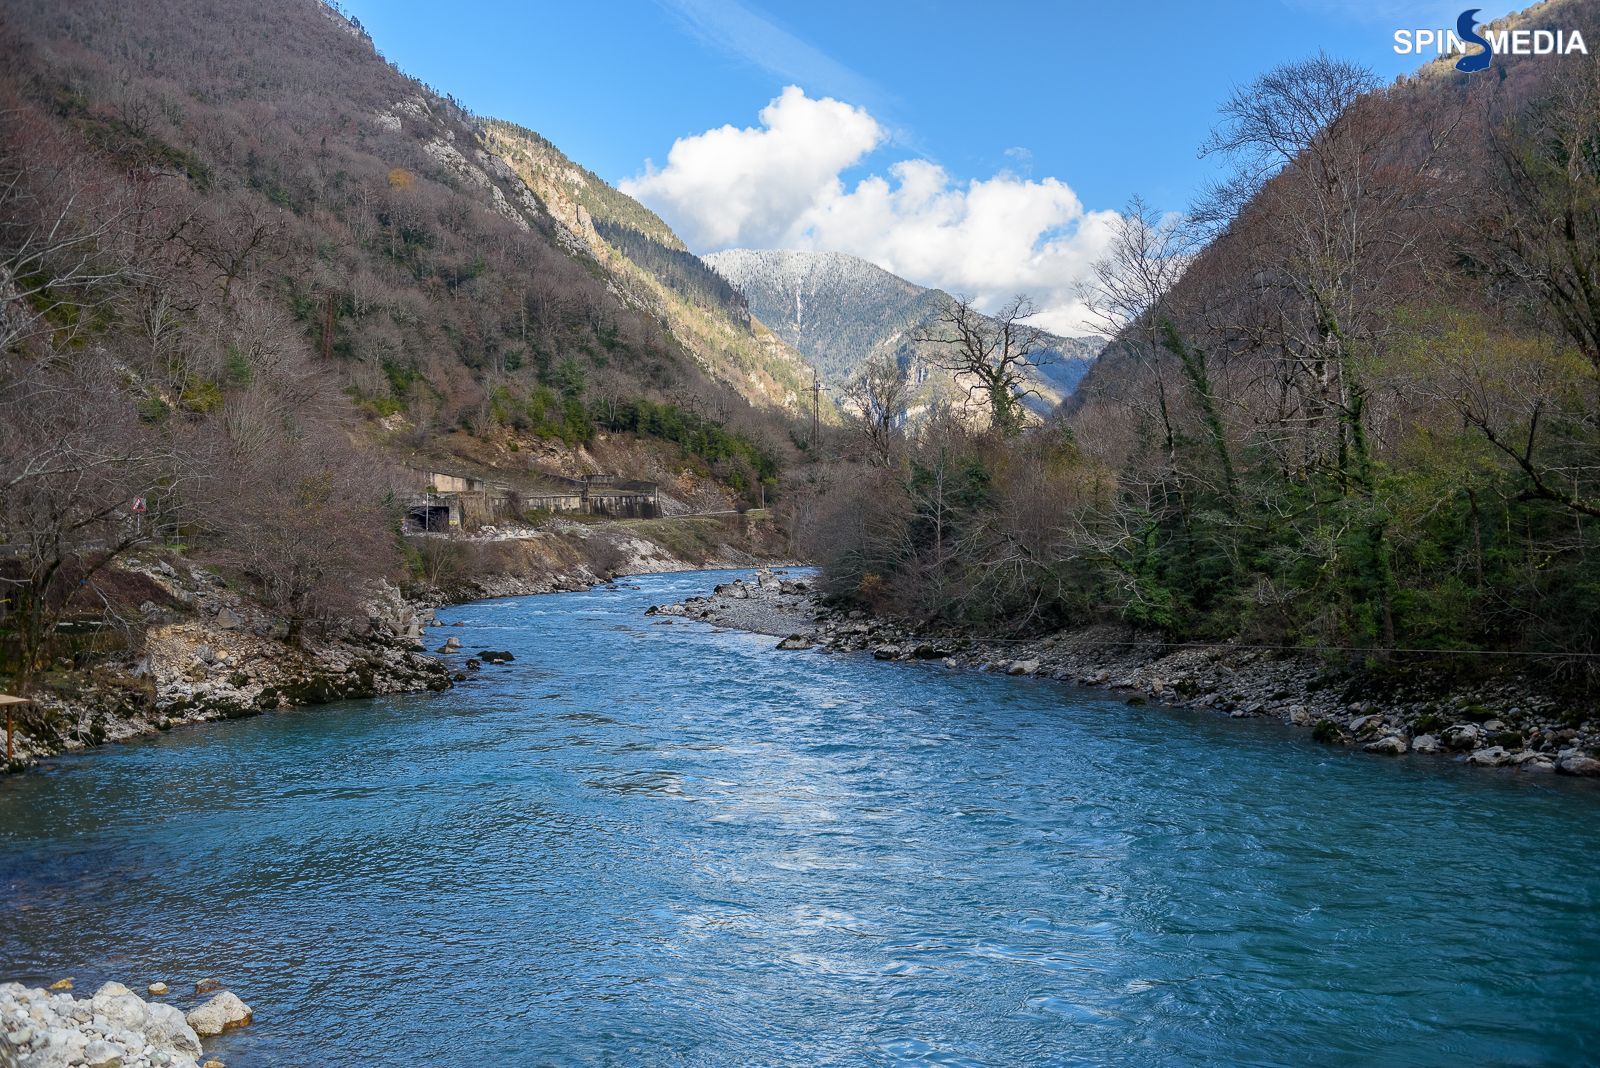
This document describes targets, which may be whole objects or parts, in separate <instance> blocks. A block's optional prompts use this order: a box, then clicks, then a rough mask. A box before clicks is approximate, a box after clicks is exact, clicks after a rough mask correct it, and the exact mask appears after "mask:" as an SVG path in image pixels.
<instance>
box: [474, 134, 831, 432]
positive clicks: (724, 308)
mask: <svg viewBox="0 0 1600 1068" xmlns="http://www.w3.org/2000/svg"><path fill="white" fill-rule="evenodd" d="M482 140H483V143H484V146H485V147H486V148H487V149H488V150H489V151H490V152H492V153H493V154H494V155H495V156H497V157H498V158H500V159H503V160H504V161H505V162H506V163H508V164H509V165H510V167H511V169H512V170H513V171H514V172H515V173H516V175H517V176H518V177H519V178H521V179H522V180H523V181H524V182H526V183H527V185H528V187H529V188H530V189H532V190H533V192H534V194H535V195H536V196H537V197H538V198H539V202H540V203H541V204H542V205H543V206H544V207H545V208H546V209H547V210H548V211H549V212H550V213H551V215H552V216H554V218H555V219H556V221H557V223H558V225H560V226H562V227H564V228H565V230H566V231H567V232H568V233H570V234H571V235H572V236H573V238H574V239H575V240H576V241H577V242H578V243H580V245H581V247H582V248H583V249H585V250H586V251H587V252H588V253H589V254H590V255H592V256H594V257H595V259H596V261H597V262H598V263H600V265H601V266H602V267H604V268H605V270H606V271H607V272H608V273H609V274H610V276H611V277H612V279H613V280H614V281H615V282H616V284H617V285H618V286H619V288H620V289H621V290H622V292H624V293H625V294H626V295H627V297H628V298H629V300H630V301H631V302H633V303H636V304H637V305H638V306H640V307H644V308H648V309H650V311H651V312H652V313H653V314H654V315H656V316H657V318H658V319H660V320H661V321H662V322H664V323H665V324H666V325H667V328H668V330H669V331H670V332H671V334H672V335H673V336H674V337H675V338H677V339H678V340H679V341H680V342H681V343H682V344H683V345H684V347H685V348H687V349H688V350H689V351H690V352H692V353H695V354H696V355H697V356H698V357H699V358H700V359H701V360H702V362H704V364H705V365H706V366H707V367H709V368H711V369H712V370H713V372H714V373H715V374H717V375H718V376H719V377H721V378H722V379H724V380H725V381H727V382H730V383H733V384H735V385H736V387H737V388H738V389H739V390H740V391H742V392H743V393H744V394H745V395H746V396H747V397H748V398H750V399H751V400H752V401H753V402H755V403H757V404H762V405H766V406H768V407H776V408H780V409H793V408H796V407H797V406H798V405H799V402H800V399H801V397H802V396H803V395H804V394H805V393H806V391H807V390H809V389H810V386H811V368H810V367H809V366H808V365H807V364H806V363H805V361H804V360H802V359H801V357H800V355H799V354H798V353H797V352H795V351H794V350H793V349H792V348H790V347H789V346H788V345H786V344H785V343H784V341H783V340H781V339H780V338H778V337H776V336H774V335H773V333H772V332H771V331H769V330H768V329H767V328H766V327H764V326H762V324H761V323H760V322H759V321H756V320H752V319H751V316H750V308H749V304H748V302H747V301H746V300H745V298H744V296H743V295H742V294H741V293H739V292H738V290H736V289H735V288H733V287H732V286H731V285H729V283H728V282H727V280H726V279H724V278H723V277H722V276H721V275H719V274H718V273H717V272H715V271H714V270H712V269H711V268H710V267H709V266H708V265H707V264H706V263H704V262H702V261H701V259H700V258H699V257H697V256H695V255H694V254H693V253H691V252H690V251H689V250H688V249H686V248H685V247H684V245H683V242H682V241H681V240H679V238H678V235H677V234H675V233H673V232H672V229H671V228H670V227H669V226H667V224H666V223H665V222H663V221H662V220H661V219H660V218H658V217H657V216H656V215H655V214H654V213H653V212H651V211H650V210H649V209H648V208H646V207H644V206H643V205H642V204H640V203H639V202H638V201H636V200H634V199H632V198H631V197H629V196H627V195H626V194H624V193H621V192H619V191H617V190H616V189H614V188H612V187H611V186H610V185H607V184H606V183H605V182H604V181H603V180H602V179H601V178H600V177H599V176H597V175H595V174H593V173H592V172H590V171H588V170H585V169H584V168H582V167H579V166H578V165H577V164H575V163H573V162H572V161H571V160H569V159H567V157H566V156H564V155H562V153H561V152H560V150H558V149H557V148H556V147H555V146H554V145H552V144H550V142H549V141H546V140H545V139H544V138H542V137H540V136H539V135H538V134H536V133H534V132H533V131H531V130H527V129H524V128H522V127H520V126H517V125H515V124H512V123H507V122H500V121H497V120H489V121H487V122H486V123H484V125H483V128H482Z"/></svg>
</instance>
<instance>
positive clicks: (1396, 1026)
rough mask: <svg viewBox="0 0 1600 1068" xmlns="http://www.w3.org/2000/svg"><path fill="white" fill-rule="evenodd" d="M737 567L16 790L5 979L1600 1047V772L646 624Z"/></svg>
mask: <svg viewBox="0 0 1600 1068" xmlns="http://www.w3.org/2000/svg"><path fill="white" fill-rule="evenodd" d="M725 577H726V576H723V575H719V574H715V573H698V574H680V575H668V576H655V577H648V578H643V579H637V580H626V581H624V582H622V583H621V584H619V585H618V586H616V587H613V588H610V589H600V590H594V591H591V592H587V593H574V594H561V595H553V596H545V597H529V598H517V599H507V600H495V601H486V602H481V603H477V604H471V605H465V606H462V607H459V608H455V609H451V610H448V611H446V612H444V613H442V617H443V618H444V620H445V621H446V622H455V621H457V620H460V621H461V622H462V623H463V624H464V626H462V627H459V628H454V629H449V630H443V631H438V630H436V631H433V632H432V633H433V635H435V636H439V635H445V634H456V635H459V636H461V638H462V641H463V643H464V644H465V647H466V649H467V650H469V651H471V650H475V649H481V648H499V649H510V650H511V651H512V652H513V653H515V655H516V660H515V662H514V663H511V664H507V665H503V666H499V667H486V668H485V669H484V670H483V671H482V672H481V673H480V675H479V676H478V677H477V678H475V679H474V680H473V681H471V682H469V683H467V684H465V685H462V686H459V687H457V688H456V689H454V690H452V691H450V692H448V693H444V694H436V695H420V696H413V697H401V698H392V699H383V700H374V701H364V702H352V703H348V704H342V705H334V706H327V707H322V708H315V709H307V710H302V711H297V712H292V713H284V714H278V715H268V716H261V717H258V718H255V719H249V720H240V721H234V722H229V723H221V724H210V725H203V726H198V727H192V728H185V729H179V730H174V731H171V732H168V733H167V734H164V735H161V736H158V737H155V738H152V739H150V740H147V741H143V742H139V743H136V744H131V745H124V746H113V747H109V748H105V749H102V750H99V751H96V752H92V753H87V754H81V755H76V756H71V757H65V758H61V759H57V760H54V761H51V762H49V763H48V764H47V766H45V767H44V768H43V769H42V770H40V771H37V772H34V773H30V774H25V775H21V776H13V777H11V778H10V779H9V780H8V781H4V782H0V894H3V897H0V979H16V980H22V981H25V982H29V983H31V984H44V983H47V982H49V981H52V980H54V979H57V978H60V977H62V976H73V977H74V978H75V979H76V980H77V984H78V989H79V990H83V989H85V988H86V987H89V988H92V986H93V985H95V984H97V983H99V982H101V981H103V980H105V979H111V978H115V979H119V980H121V981H124V982H126V983H128V984H129V985H130V986H132V985H136V986H137V987H138V988H140V989H142V987H143V985H144V984H145V983H146V982H148V981H149V980H151V979H164V980H166V981H167V982H169V983H171V984H172V985H173V988H174V992H175V994H176V993H178V992H180V991H186V990H188V989H189V988H190V987H189V984H192V983H193V982H194V980H195V979H198V978H201V977H215V978H217V979H220V980H222V981H223V982H224V983H225V984H226V985H227V986H228V987H229V988H230V989H232V990H234V991H235V992H237V993H238V994H239V995H240V996H241V997H243V998H244V1000H245V1001H247V1002H248V1003H249V1004H250V1005H251V1007H252V1008H253V1009H254V1010H255V1023H254V1024H253V1025H252V1026H251V1027H249V1028H247V1029H244V1030H242V1031H238V1032H235V1033H233V1034H230V1035H226V1036H223V1037H222V1038H220V1039H217V1040H215V1041H213V1042H211V1043H209V1044H208V1050H207V1052H208V1054H209V1055H215V1056H219V1057H221V1058H222V1059H223V1060H224V1061H226V1063H227V1064H228V1068H261V1066H266V1065H314V1066H319V1068H323V1066H343V1065H351V1066H355V1065H374V1064H392V1065H443V1066H484V1065H524V1064H529V1065H532V1064H614V1065H657V1064H687V1065H699V1064H706V1065H711V1064H759V1065H775V1064H798V1065H822V1064H828V1065H847V1064H970V1065H980V1064H981V1065H1031V1064H1086V1065H1170V1064H1220V1065H1242V1064H1262V1065H1264V1064H1281V1065H1391V1064H1393V1065H1450V1066H1456V1065H1466V1064H1507V1065H1524V1064H1526V1065H1533V1064H1549V1065H1572V1064H1583V1063H1589V1064H1593V1063H1597V1062H1600V789H1597V788H1596V787H1595V785H1594V784H1592V783H1587V782H1575V781H1571V780H1566V779H1562V778H1558V777H1554V776H1542V777H1533V776H1518V775H1516V774H1513V773H1501V772H1486V771H1475V770H1471V769H1468V768H1465V767H1462V766H1459V765H1456V764H1453V763H1451V762H1450V761H1447V760H1440V759H1429V758H1399V759H1394V758H1378V757H1372V756H1367V755H1364V754H1359V753H1351V752H1348V751H1345V750H1341V749H1334V748H1328V747H1324V746H1320V745H1317V744H1315V743H1313V742H1312V741H1310V740H1309V738H1307V737H1306V736H1305V734H1304V733H1298V732H1291V731H1289V730H1288V729H1286V728H1281V727H1279V726H1276V725H1273V724H1267V723H1263V722H1259V721H1233V720H1229V719H1227V718H1225V717H1220V716H1217V715H1215V714H1213V713H1200V712H1190V711H1185V710H1176V709H1164V708H1155V707H1129V706H1128V705H1126V704H1124V703H1123V702H1122V700H1120V699H1118V698H1117V697H1116V696H1115V695H1112V694H1107V693H1102V692H1095V691H1089V690H1081V689H1074V688H1070V687H1064V686H1061V685H1058V684H1054V683H1047V682H1036V681H1031V680H1019V679H1013V678H1005V677H999V676H993V675H984V674H973V673H959V672H955V671H951V670H949V669H946V668H944V667H942V666H939V665H926V664H923V665H907V664H895V663H879V662H875V661H873V660H871V659H868V658H861V657H830V656H827V655H824V654H820V653H815V652H798V653H797V652H780V651H778V650H776V649H774V648H773V646H774V644H775V642H774V640H773V639H771V638H764V637H759V636H753V635H748V634H742V633H733V632H726V631H714V630H712V629H710V628H709V627H706V626H704V625H702V624H697V623H686V622H684V621H682V620H678V621H675V622H669V621H667V620H657V619H654V618H652V617H646V616H645V615H644V614H643V612H644V609H645V607H646V606H647V605H650V604H653V603H660V602H665V601H673V600H678V599H681V598H683V597H685V596H687V595H689V594H691V593H696V592H705V591H707V590H709V588H710V586H711V585H712V584H713V583H714V582H717V581H721V580H723V579H724V578H725ZM180 984H184V985H183V986H181V987H180ZM193 1000H194V999H193V998H175V1003H177V1004H179V1005H180V1006H182V1007H188V1005H191V1004H193Z"/></svg>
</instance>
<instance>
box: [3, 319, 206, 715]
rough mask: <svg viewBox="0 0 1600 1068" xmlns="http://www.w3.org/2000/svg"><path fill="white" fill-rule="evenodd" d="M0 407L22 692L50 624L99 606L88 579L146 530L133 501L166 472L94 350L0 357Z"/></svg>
mask: <svg viewBox="0 0 1600 1068" xmlns="http://www.w3.org/2000/svg"><path fill="white" fill-rule="evenodd" d="M0 408H3V409H4V411H5V412H6V413H7V414H6V418H5V419H3V420H0V552H3V555H0V592H3V594H4V600H3V602H0V621H3V622H4V623H5V625H6V627H7V629H8V630H10V632H11V633H12V635H13V636H14V638H15V641H16V676H15V687H16V689H17V692H18V693H19V694H20V695H21V696H24V697H26V696H28V695H29V693H30V692H31V691H32V689H33V686H34V681H35V679H36V677H37V674H38V672H39V671H40V670H41V669H42V668H43V667H44V666H45V665H46V664H47V663H48V661H49V658H50V656H51V655H52V647H53V645H54V641H55V637H56V633H57V630H58V625H59V624H60V623H61V622H62V621H63V620H64V619H65V618H67V617H68V616H69V615H72V614H75V613H92V614H95V615H99V614H101V613H100V611H99V609H101V608H102V607H103V605H101V604H100V603H99V602H98V601H97V600H96V599H95V596H94V583H95V578H96V576H97V575H99V574H100V573H101V572H102V571H104V570H105V569H106V568H108V567H110V566H111V565H112V564H114V563H115V562H116V561H117V559H118V558H119V557H121V556H122V555H123V554H125V553H126V552H127V551H128V550H129V549H132V548H133V547H135V546H137V545H139V544H140V543H142V542H144V541H145V540H147V539H148V538H149V537H150V535H151V531H152V527H151V525H150V523H149V521H148V519H147V518H146V517H145V516H143V515H140V514H137V513H135V512H134V510H133V506H134V504H135V501H136V499H138V498H141V497H150V496H153V495H154V494H155V492H156V491H157V490H170V489H171V488H172V487H173V486H174V485H175V482H176V480H177V478H178V476H177V475H176V474H175V466H176V465H175V460H176V457H175V456H174V455H173V454H172V453H171V452H170V451H169V450H168V449H167V448H166V447H165V446H164V445H162V444H161V443H160V442H159V441H158V440H157V439H155V438H154V437H153V436H152V435H150V434H149V433H148V432H147V431H146V430H145V428H144V427H143V426H141V425H140V423H139V421H138V419H137V417H136V416H135V415H134V413H133V406H132V403H131V401H130V398H129V397H128V395H127V393H126V390H125V389H124V388H123V386H122V383H121V380H120V375H119V373H118V368H117V367H116V365H115V361H114V360H113V359H112V358H111V357H109V356H108V355H106V354H105V353H103V352H100V351H98V350H91V351H89V352H86V353H77V354H75V358H74V359H73V360H71V361H55V362H52V363H48V364H44V365H29V364H22V363H12V364H5V365H0ZM8 741H9V739H8Z"/></svg>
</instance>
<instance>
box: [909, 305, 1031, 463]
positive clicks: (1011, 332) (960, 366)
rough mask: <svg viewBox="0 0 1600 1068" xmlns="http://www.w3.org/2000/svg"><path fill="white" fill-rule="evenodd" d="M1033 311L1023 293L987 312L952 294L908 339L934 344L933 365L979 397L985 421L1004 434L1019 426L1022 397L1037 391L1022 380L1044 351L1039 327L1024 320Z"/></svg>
mask: <svg viewBox="0 0 1600 1068" xmlns="http://www.w3.org/2000/svg"><path fill="white" fill-rule="evenodd" d="M1037 313H1038V309H1037V308H1035V307H1034V303H1033V301H1032V300H1031V299H1030V298H1029V297H1027V296H1026V295H1024V294H1018V295H1017V296H1015V297H1012V298H1011V300H1010V301H1009V302H1008V303H1007V304H1006V305H1005V307H1003V308H1001V309H1000V310H999V311H998V312H996V313H995V314H994V315H992V316H990V315H985V314H983V313H982V312H980V311H979V310H978V309H977V308H976V307H975V306H974V305H973V303H972V301H970V300H968V299H966V298H963V297H953V298H951V299H950V301H949V302H948V303H947V304H946V305H945V307H944V308H943V310H941V311H940V312H939V314H938V315H936V316H935V317H934V319H933V321H932V323H931V324H930V328H929V329H928V330H926V331H924V332H922V333H921V334H920V335H918V336H916V337H915V338H914V339H913V340H915V341H917V342H922V343H931V344H933V345H934V346H935V350H934V353H935V354H934V355H933V357H932V362H933V364H934V365H935V366H937V367H940V368H942V369H943V370H946V371H949V372H951V373H953V374H954V375H955V376H956V381H957V382H958V383H961V384H964V385H965V386H966V390H967V398H968V399H969V400H971V399H973V398H976V397H982V398H983V400H984V403H985V404H986V405H987V406H988V409H989V422H990V425H991V426H992V427H993V428H994V429H995V430H997V431H999V432H1000V433H1001V434H1002V435H1005V436H1007V437H1009V436H1012V435H1014V434H1017V433H1018V432H1020V431H1021V430H1022V427H1023V424H1024V421H1025V409H1024V408H1023V405H1022V401H1023V398H1025V397H1027V396H1028V395H1030V394H1034V393H1037V392H1038V391H1037V390H1034V389H1032V388H1030V387H1029V386H1028V385H1027V384H1026V383H1027V374H1028V372H1029V371H1030V370H1033V369H1035V368H1037V367H1039V366H1040V365H1041V364H1042V363H1044V362H1045V356H1044V354H1045V352H1046V351H1047V350H1046V349H1045V344H1044V333H1043V331H1041V330H1039V329H1038V328H1037V327H1034V326H1032V325H1030V324H1029V323H1028V322H1027V320H1029V319H1031V318H1033V316H1034V315H1036V314H1037Z"/></svg>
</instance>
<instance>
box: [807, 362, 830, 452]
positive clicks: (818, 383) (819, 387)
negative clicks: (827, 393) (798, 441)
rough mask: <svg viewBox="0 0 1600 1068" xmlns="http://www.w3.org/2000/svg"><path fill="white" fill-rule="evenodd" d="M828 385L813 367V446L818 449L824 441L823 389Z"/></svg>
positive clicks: (813, 448)
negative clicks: (824, 383)
mask: <svg viewBox="0 0 1600 1068" xmlns="http://www.w3.org/2000/svg"><path fill="white" fill-rule="evenodd" d="M827 388H828V387H827V386H825V385H823V384H822V376H821V375H819V374H817V369H816V368H815V367H813V368H812V369H811V448H812V450H813V451H815V450H816V448H817V445H818V444H819V443H820V442H821V441H822V391H823V390H825V389H827Z"/></svg>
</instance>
